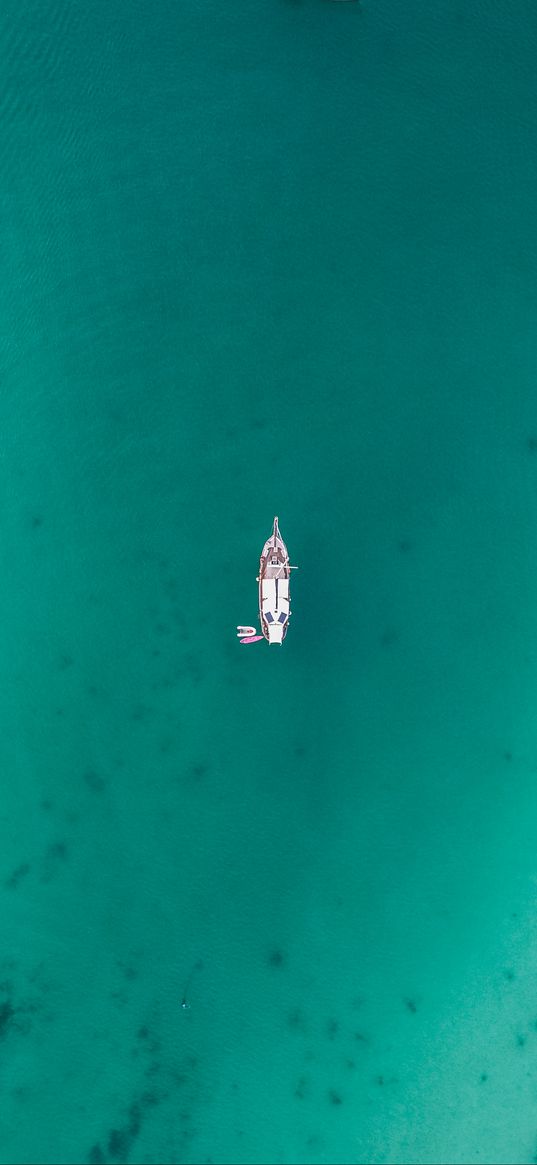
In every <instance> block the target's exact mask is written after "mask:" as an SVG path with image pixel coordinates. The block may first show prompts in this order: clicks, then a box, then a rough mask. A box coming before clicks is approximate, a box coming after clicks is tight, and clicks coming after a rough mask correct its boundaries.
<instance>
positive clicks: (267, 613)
mask: <svg viewBox="0 0 537 1165" xmlns="http://www.w3.org/2000/svg"><path fill="white" fill-rule="evenodd" d="M297 569H298V567H296V566H291V564H290V562H289V552H288V550H287V547H286V545H285V542H284V540H283V538H282V536H281V534H280V530H279V526H278V519H277V517H276V518H275V519H274V523H273V526H272V533H271V535H270V538H267V541H266V542H265V545H264V546H263V549H262V551H261V558H260V559H259V574H258V576H257V579H256V582H257V583H259V618H260V621H261V631H262V634H261V635H257V634H256V630H255V627H243V626H240V627H238V628H237V633H238V635H239V637H240V640H241V643H257V642H258V641H259V640H260V639H267V640H268V642H269V643H279V644H280V646H281V644H282V643H283V641H284V639H285V636H286V635H287V628H288V626H289V618H290V615H291V608H290V605H289V604H290V593H289V580H290V578H291V571H292V570H297Z"/></svg>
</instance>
